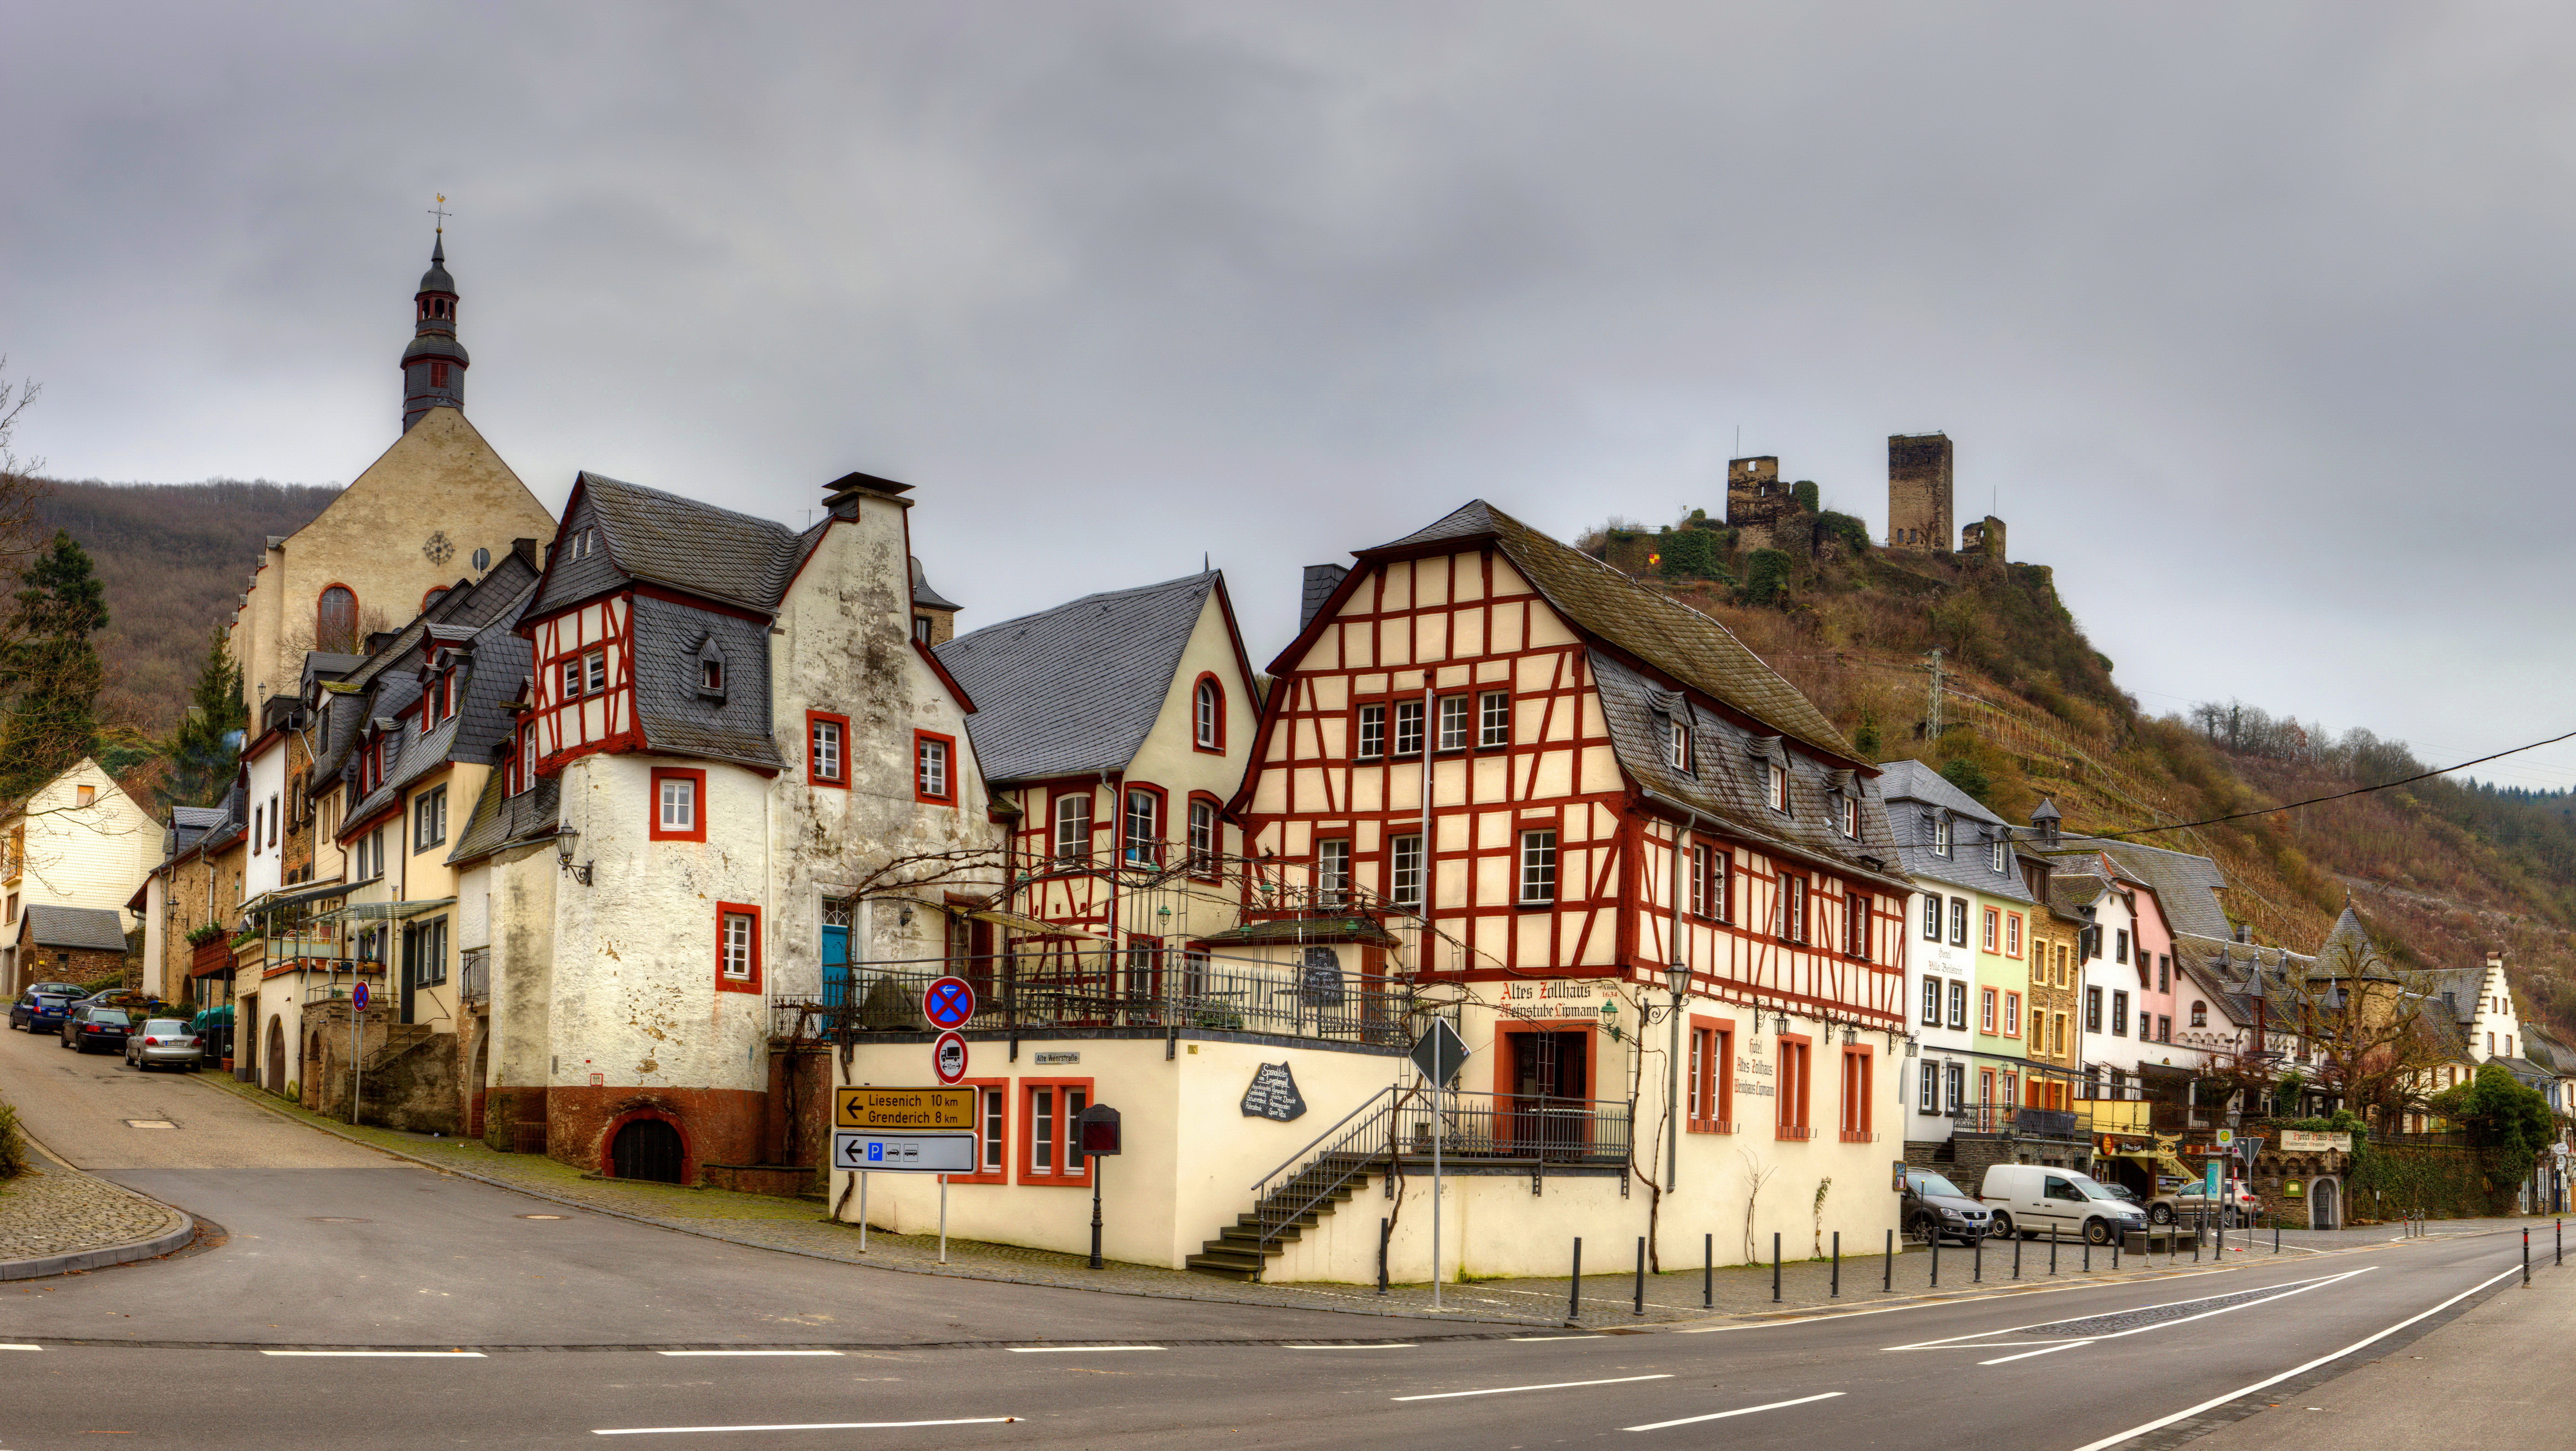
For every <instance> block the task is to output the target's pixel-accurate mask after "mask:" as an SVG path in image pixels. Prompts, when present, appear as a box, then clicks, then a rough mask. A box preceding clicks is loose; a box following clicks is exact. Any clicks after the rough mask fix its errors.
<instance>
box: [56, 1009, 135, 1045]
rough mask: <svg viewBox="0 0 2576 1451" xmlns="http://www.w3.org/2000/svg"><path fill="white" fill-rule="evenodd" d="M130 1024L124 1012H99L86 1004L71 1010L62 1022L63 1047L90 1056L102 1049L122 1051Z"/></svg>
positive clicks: (116, 1010) (101, 1010)
mask: <svg viewBox="0 0 2576 1451" xmlns="http://www.w3.org/2000/svg"><path fill="white" fill-rule="evenodd" d="M133 1026H134V1024H133V1020H132V1019H129V1018H128V1017H126V1016H125V1009H123V1008H102V1007H95V1006H92V1005H89V1004H86V1003H85V1004H83V1005H81V1006H80V1007H77V1008H74V1009H72V1013H71V1016H70V1017H68V1018H65V1019H63V1046H64V1047H66V1048H72V1049H76V1050H78V1051H80V1052H83V1053H89V1052H93V1051H96V1050H98V1049H101V1048H116V1049H120V1050H121V1049H123V1048H124V1047H125V1039H126V1035H127V1034H128V1033H129V1032H130V1031H132V1029H133Z"/></svg>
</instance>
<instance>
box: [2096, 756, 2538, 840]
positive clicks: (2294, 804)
mask: <svg viewBox="0 0 2576 1451" xmlns="http://www.w3.org/2000/svg"><path fill="white" fill-rule="evenodd" d="M2569 740H2576V731H2569V732H2567V733H2566V734H2565V735H2561V736H2551V737H2550V738H2549V739H2547V740H2545V741H2533V742H2532V743H2531V744H2530V745H2527V746H2515V747H2514V748H2513V749H2511V750H2507V751H2498V752H2496V753H2495V754H2494V755H2492V756H2480V757H2478V758H2477V759H2476V760H2474V761H2462V762H2460V763H2459V764H2458V765H2456V766H2442V767H2438V768H2436V769H2434V770H2430V771H2426V772H2423V773H2422V774H2420V775H2414V776H2409V777H2407V778H2405V779H2404V780H2402V781H2382V782H2380V783H2379V784H2378V785H2375V786H2355V787H2353V788H2352V789H2351V790H2349V791H2337V792H2335V793H2334V794H2332V795H2330V796H2311V797H2309V798H2308V799H2307V800H2305V801H2291V802H2285V803H2283V804H2282V805H2279V806H2266V807H2264V808H2263V809H2262V810H2260V811H2238V812H2234V813H2231V814H2229V815H2226V816H2212V817H2208V818H2205V819H2203V820H2200V821H2178V822H2175V823H2174V824H2173V825H2171V826H2141V827H2136V828H2134V829H2132V830H2129V831H2096V832H2090V833H2087V834H2088V835H2092V836H2098V837H2101V838H2102V839H2104V840H2106V841H2126V840H2127V839H2129V838H2130V837H2133V836H2153V835H2155V834H2156V833H2158V832H2163V831H2190V830H2192V829H2193V828H2195V827H2201V826H2223V825H2225V824H2227V823H2228V822H2231V821H2244V820H2247V819H2248V818H2251V817H2256V816H2270V815H2272V814H2274V813H2276V812H2282V811H2296V810H2298V809H2299V808H2300V807H2302V806H2317V805H2321V804H2323V803H2325V802H2328V801H2341V800H2343V799H2344V798H2346V797H2349V796H2367V795H2369V794H2370V793H2371V792H2373V791H2386V790H2390V789H2392V788H2394V787H2398V786H2412V785H2414V784H2415V783H2416V782H2418V781H2430V780H2432V779H2433V778H2434V777H2436V776H2447V775H2449V774H2451V773H2452V772H2453V771H2465V770H2467V769H2468V768H2470V767H2471V766H2483V765H2485V764H2486V763H2487V762H2489V761H2501V760H2503V759H2504V758H2505V757H2507V756H2518V755H2521V754H2522V753H2523V752H2525V751H2536V750H2539V749H2540V748H2541V747H2542V746H2554V745H2556V744H2558V743H2559V742H2560V741H2569Z"/></svg>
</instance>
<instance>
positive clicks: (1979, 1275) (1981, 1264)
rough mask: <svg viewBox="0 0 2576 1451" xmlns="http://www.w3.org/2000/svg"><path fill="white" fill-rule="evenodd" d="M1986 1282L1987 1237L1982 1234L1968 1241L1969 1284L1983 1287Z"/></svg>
mask: <svg viewBox="0 0 2576 1451" xmlns="http://www.w3.org/2000/svg"><path fill="white" fill-rule="evenodd" d="M1985 1282H1986V1237H1985V1236H1984V1235H1982V1234H1981V1235H1978V1236H1977V1237H1976V1238H1975V1239H1972V1240H1970V1241H1968V1283H1969V1284H1972V1285H1982V1284H1984V1283H1985Z"/></svg>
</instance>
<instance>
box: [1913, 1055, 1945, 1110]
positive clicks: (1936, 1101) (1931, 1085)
mask: <svg viewBox="0 0 2576 1451" xmlns="http://www.w3.org/2000/svg"><path fill="white" fill-rule="evenodd" d="M1921 1078H1922V1081H1923V1089H1922V1092H1921V1094H1920V1095H1919V1096H1918V1097H1917V1098H1916V1099H1915V1102H1914V1111H1915V1112H1917V1113H1921V1114H1937V1113H1939V1112H1940V1111H1941V1065H1940V1064H1938V1063H1926V1064H1924V1065H1923V1072H1922V1074H1921Z"/></svg>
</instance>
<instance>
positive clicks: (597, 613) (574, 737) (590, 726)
mask: <svg viewBox="0 0 2576 1451" xmlns="http://www.w3.org/2000/svg"><path fill="white" fill-rule="evenodd" d="M634 619H635V602H634V596H633V595H632V594H615V595H609V596H606V597H604V598H600V599H595V600H591V601H589V602H588V603H585V604H581V605H577V606H575V607H573V608H571V609H568V610H563V611H559V612H557V613H555V614H552V615H548V616H546V617H545V618H544V619H541V620H535V621H532V622H530V623H528V624H526V625H523V626H521V630H522V632H523V633H524V634H526V635H527V637H528V640H529V643H530V644H531V645H532V646H533V647H534V650H535V659H536V682H535V684H534V686H533V687H532V688H531V690H530V692H529V694H530V697H531V702H532V703H531V705H530V708H529V710H528V712H527V715H526V718H525V721H524V723H523V724H522V726H521V729H523V730H527V731H531V732H534V733H535V735H536V741H537V772H538V774H540V775H548V776H550V775H553V774H554V773H555V772H556V771H557V770H559V769H561V768H562V766H563V763H564V762H566V761H569V760H571V759H572V758H574V757H575V756H586V755H589V754H591V753H592V752H595V751H640V750H643V749H645V741H644V729H643V726H642V725H641V724H639V723H638V721H637V719H636V716H635V666H634V658H633V651H632V649H631V648H630V646H631V644H632V642H633V639H634ZM594 661H596V664H595V665H594Z"/></svg>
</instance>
